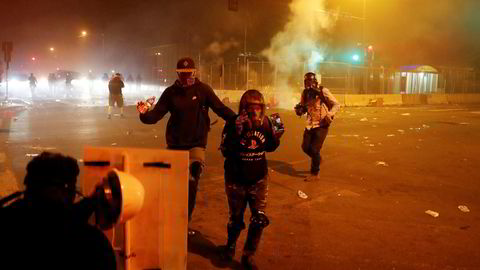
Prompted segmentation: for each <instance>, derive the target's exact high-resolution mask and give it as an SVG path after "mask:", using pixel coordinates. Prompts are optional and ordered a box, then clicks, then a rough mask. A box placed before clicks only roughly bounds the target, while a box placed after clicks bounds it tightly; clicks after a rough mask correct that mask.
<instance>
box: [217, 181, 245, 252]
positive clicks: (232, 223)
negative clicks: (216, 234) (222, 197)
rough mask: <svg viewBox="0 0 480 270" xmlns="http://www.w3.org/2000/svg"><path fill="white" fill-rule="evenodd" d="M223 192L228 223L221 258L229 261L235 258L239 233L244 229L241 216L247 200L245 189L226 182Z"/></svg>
mask: <svg viewBox="0 0 480 270" xmlns="http://www.w3.org/2000/svg"><path fill="white" fill-rule="evenodd" d="M225 178H226V179H227V178H228V177H227V176H226V177H225ZM225 192H226V194H227V198H228V210H229V221H228V225H227V234H228V239H227V244H226V246H225V250H224V251H223V254H222V257H223V258H224V259H225V260H228V261H230V260H232V258H233V257H234V256H235V246H236V244H237V239H238V237H239V236H240V233H241V231H242V230H243V229H245V222H243V215H244V213H245V209H246V207H247V200H246V197H245V196H246V190H245V187H243V186H241V185H237V184H234V183H231V182H228V180H227V181H226V182H225Z"/></svg>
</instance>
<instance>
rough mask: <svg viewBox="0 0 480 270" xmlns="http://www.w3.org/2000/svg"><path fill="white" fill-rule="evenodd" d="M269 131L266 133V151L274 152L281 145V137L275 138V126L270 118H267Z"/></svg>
mask: <svg viewBox="0 0 480 270" xmlns="http://www.w3.org/2000/svg"><path fill="white" fill-rule="evenodd" d="M266 121H267V127H268V129H267V130H266V132H265V136H266V142H265V151H267V152H273V151H275V150H276V149H277V148H278V146H279V145H280V136H281V135H280V136H275V134H274V132H273V124H272V121H271V120H270V118H268V117H266Z"/></svg>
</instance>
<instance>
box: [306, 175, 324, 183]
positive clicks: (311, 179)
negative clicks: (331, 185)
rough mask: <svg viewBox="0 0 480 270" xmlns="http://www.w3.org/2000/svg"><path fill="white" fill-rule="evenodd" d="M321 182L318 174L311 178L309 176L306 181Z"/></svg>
mask: <svg viewBox="0 0 480 270" xmlns="http://www.w3.org/2000/svg"><path fill="white" fill-rule="evenodd" d="M318 180H320V177H319V176H318V174H312V175H310V176H307V177H306V178H305V179H304V181H305V182H316V181H318Z"/></svg>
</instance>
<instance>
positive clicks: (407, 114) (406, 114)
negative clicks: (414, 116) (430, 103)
mask: <svg viewBox="0 0 480 270" xmlns="http://www.w3.org/2000/svg"><path fill="white" fill-rule="evenodd" d="M401 115H403V116H409V115H410V113H408V112H407V113H402V114H401Z"/></svg>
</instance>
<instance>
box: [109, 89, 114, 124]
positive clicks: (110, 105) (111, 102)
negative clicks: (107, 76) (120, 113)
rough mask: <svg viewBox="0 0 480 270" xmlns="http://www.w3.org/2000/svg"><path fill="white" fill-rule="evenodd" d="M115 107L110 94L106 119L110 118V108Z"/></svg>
mask: <svg viewBox="0 0 480 270" xmlns="http://www.w3.org/2000/svg"><path fill="white" fill-rule="evenodd" d="M113 105H115V100H114V98H113V95H112V94H110V95H108V119H110V118H111V117H112V107H113Z"/></svg>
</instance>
